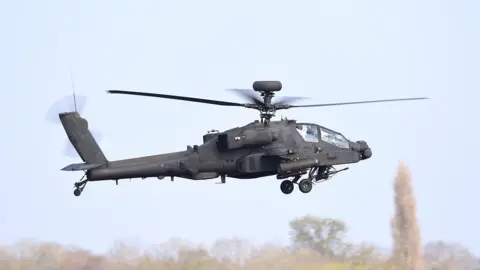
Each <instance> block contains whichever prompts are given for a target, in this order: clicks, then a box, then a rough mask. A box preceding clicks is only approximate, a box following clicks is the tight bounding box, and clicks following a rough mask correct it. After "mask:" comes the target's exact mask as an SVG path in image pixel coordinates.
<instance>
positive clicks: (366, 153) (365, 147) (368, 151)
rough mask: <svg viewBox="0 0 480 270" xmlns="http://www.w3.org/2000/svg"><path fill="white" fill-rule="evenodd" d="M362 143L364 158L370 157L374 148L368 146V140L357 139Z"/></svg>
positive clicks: (361, 148) (361, 149)
mask: <svg viewBox="0 0 480 270" xmlns="http://www.w3.org/2000/svg"><path fill="white" fill-rule="evenodd" d="M357 143H358V144H360V151H359V152H360V154H361V155H362V159H369V158H371V157H372V149H371V148H370V147H369V146H368V144H367V142H366V141H357Z"/></svg>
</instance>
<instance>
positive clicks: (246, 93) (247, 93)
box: [227, 88, 264, 105]
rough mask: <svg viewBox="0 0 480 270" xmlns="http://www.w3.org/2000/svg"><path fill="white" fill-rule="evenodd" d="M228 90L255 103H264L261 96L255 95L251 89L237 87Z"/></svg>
mask: <svg viewBox="0 0 480 270" xmlns="http://www.w3.org/2000/svg"><path fill="white" fill-rule="evenodd" d="M227 90H228V91H231V92H233V93H235V94H236V95H237V96H239V97H241V98H243V99H245V100H248V102H251V103H253V104H256V105H264V103H263V100H262V98H261V97H260V96H259V95H256V94H255V92H254V90H251V89H238V88H229V89H227Z"/></svg>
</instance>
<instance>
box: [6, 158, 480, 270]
mask: <svg viewBox="0 0 480 270" xmlns="http://www.w3.org/2000/svg"><path fill="white" fill-rule="evenodd" d="M411 182H412V181H411V175H410V172H409V171H408V168H407V167H406V166H405V165H403V164H401V165H400V166H399V169H398V173H397V176H396V178H395V181H394V190H395V198H394V200H395V215H394V216H393V217H392V237H393V243H394V244H393V247H392V251H391V252H385V251H383V250H380V249H378V248H377V247H375V245H372V244H368V243H360V244H358V243H349V242H348V241H346V240H345V239H346V236H347V234H348V230H347V226H346V224H345V223H344V222H342V221H341V220H336V219H329V218H322V217H314V216H304V217H301V218H298V219H295V220H292V221H291V222H290V232H289V235H290V237H291V244H290V245H288V246H286V247H285V246H284V247H278V246H272V245H266V246H261V247H258V246H253V245H251V244H249V243H248V242H247V241H244V240H240V239H224V240H219V241H217V242H216V243H215V244H214V245H213V246H211V247H203V246H194V245H189V244H186V242H182V241H181V240H172V241H170V242H168V243H165V244H163V245H159V246H156V247H154V248H151V249H148V250H144V249H141V248H139V247H136V246H135V245H127V244H125V243H118V244H117V245H115V247H114V248H112V249H111V250H110V251H109V252H108V253H106V254H93V253H91V252H89V251H87V250H83V249H79V248H75V247H66V246H61V245H58V244H55V243H34V242H21V243H18V244H17V245H14V246H9V247H0V269H1V270H10V269H11V270H34V269H35V270H38V269H42V270H43V269H45V270H47V269H48V270H52V269H58V270H63V269H65V270H80V269H82V270H97V269H98V270H127V269H128V270H129V269H142V270H151V269H155V270H157V269H158V270H163V269H172V270H177V269H185V270H189V269H199V270H223V269H225V270H227V269H231V270H235V269H245V270H249V269H252V270H254V269H255V270H263V269H288V270H317V269H319V270H320V269H323V270H343V269H345V270H352V269H356V270H364V269H372V270H374V269H378V270H394V269H399V270H400V269H401V270H424V269H429V270H433V269H435V270H457V269H459V270H460V269H462V270H463V269H480V265H479V264H478V261H477V258H476V257H475V256H474V255H473V254H472V253H471V252H470V251H468V250H467V249H466V248H463V247H462V246H461V245H458V244H455V243H444V242H441V241H438V242H432V243H427V244H426V245H425V246H422V245H421V236H420V228H419V226H418V224H417V220H416V203H415V198H414V195H413V190H412V184H411Z"/></svg>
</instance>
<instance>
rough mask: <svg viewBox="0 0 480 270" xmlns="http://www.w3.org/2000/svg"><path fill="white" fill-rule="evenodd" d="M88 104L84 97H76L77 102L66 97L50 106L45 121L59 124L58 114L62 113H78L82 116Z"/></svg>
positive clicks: (70, 97)
mask: <svg viewBox="0 0 480 270" xmlns="http://www.w3.org/2000/svg"><path fill="white" fill-rule="evenodd" d="M75 103H76V106H75ZM86 103H87V98H86V97H84V96H80V95H75V100H74V98H73V97H72V96H65V97H63V98H61V99H59V100H57V101H56V102H54V103H53V104H52V105H51V106H50V108H49V109H48V112H47V115H46V117H45V121H47V122H50V123H57V124H58V123H59V120H58V114H59V113H62V112H74V111H78V113H80V114H81V113H82V111H83V109H84V108H85V105H86ZM75 107H76V108H75Z"/></svg>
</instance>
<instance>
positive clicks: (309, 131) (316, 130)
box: [297, 123, 350, 148]
mask: <svg viewBox="0 0 480 270" xmlns="http://www.w3.org/2000/svg"><path fill="white" fill-rule="evenodd" d="M297 132H298V133H299V134H300V136H302V138H303V139H304V140H305V141H306V142H311V143H319V142H320V141H323V142H326V143H329V144H331V145H334V146H336V147H340V148H349V147H350V145H349V144H348V140H347V139H346V138H345V137H344V136H343V135H342V134H340V133H338V132H336V131H333V130H330V129H327V128H324V127H322V126H319V125H316V124H306V123H298V124H297Z"/></svg>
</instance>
